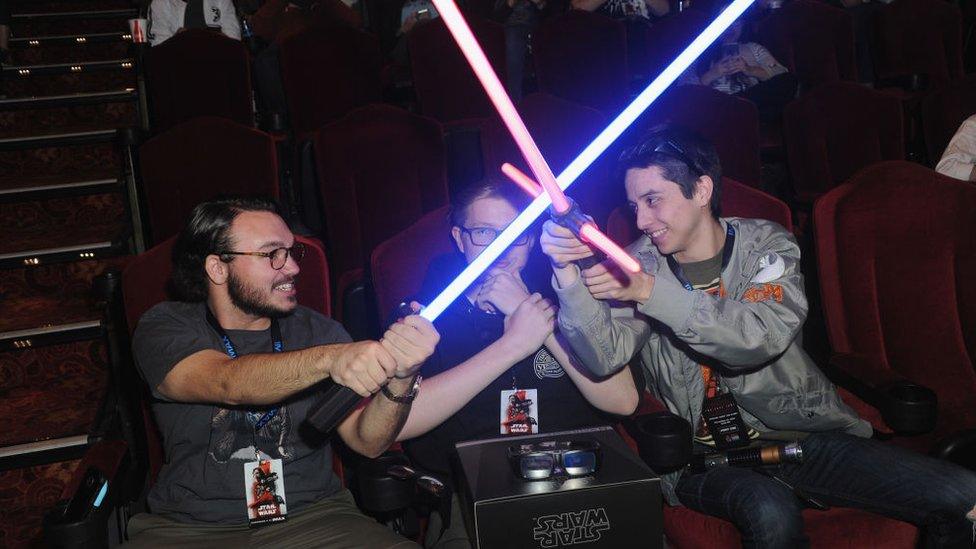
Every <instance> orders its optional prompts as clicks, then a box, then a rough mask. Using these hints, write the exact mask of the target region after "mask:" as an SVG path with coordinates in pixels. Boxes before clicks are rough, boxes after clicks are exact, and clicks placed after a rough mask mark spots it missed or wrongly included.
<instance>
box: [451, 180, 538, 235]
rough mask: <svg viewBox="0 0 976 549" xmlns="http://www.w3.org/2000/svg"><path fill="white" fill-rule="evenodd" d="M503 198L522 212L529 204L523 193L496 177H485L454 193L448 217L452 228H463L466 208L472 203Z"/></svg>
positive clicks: (513, 185) (512, 184) (511, 184)
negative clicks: (488, 198)
mask: <svg viewBox="0 0 976 549" xmlns="http://www.w3.org/2000/svg"><path fill="white" fill-rule="evenodd" d="M489 196H491V197H495V198H503V199H505V200H507V201H508V202H509V204H511V205H512V206H514V207H515V209H516V210H519V211H522V210H523V209H525V207H526V206H527V205H528V204H529V198H528V196H527V195H526V194H525V191H523V190H522V189H520V188H519V187H518V186H517V185H515V183H509V182H508V181H502V180H501V179H500V178H497V177H486V178H484V179H482V180H481V181H477V182H475V183H471V184H469V185H466V186H464V187H462V188H461V189H459V190H458V191H456V192H454V193H453V194H452V195H451V209H450V213H449V214H448V215H449V216H450V221H451V226H452V227H463V226H464V222H465V221H467V220H466V219H465V216H466V215H467V211H468V206H470V205H471V204H472V203H474V201H476V200H481V199H482V198H487V197H489Z"/></svg>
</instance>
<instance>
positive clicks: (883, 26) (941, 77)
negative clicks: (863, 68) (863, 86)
mask: <svg viewBox="0 0 976 549" xmlns="http://www.w3.org/2000/svg"><path fill="white" fill-rule="evenodd" d="M874 36H875V41H874V45H873V46H872V51H873V52H874V57H875V60H874V64H875V72H876V74H877V76H878V77H879V78H891V77H897V76H904V75H908V74H925V75H927V76H928V78H929V81H930V83H931V84H942V83H945V82H947V81H948V80H950V79H951V78H956V77H958V76H962V74H963V64H962V14H961V13H960V11H959V8H958V7H956V6H954V5H952V4H950V3H949V2H943V1H941V0H898V1H897V2H892V3H890V4H887V5H885V6H884V7H883V8H882V9H881V10H879V12H878V16H877V20H876V22H875V33H874Z"/></svg>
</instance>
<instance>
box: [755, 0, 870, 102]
mask: <svg viewBox="0 0 976 549" xmlns="http://www.w3.org/2000/svg"><path fill="white" fill-rule="evenodd" d="M757 38H758V40H757V41H758V42H760V43H761V44H763V45H764V46H766V47H767V48H768V49H769V50H770V52H771V53H772V54H773V56H774V57H775V58H776V59H777V60H778V61H779V62H780V63H782V64H783V65H785V66H786V67H787V68H788V69H790V72H792V73H793V74H794V75H796V78H797V81H799V83H800V89H801V90H803V91H807V90H810V89H813V88H814V87H816V86H818V85H820V84H824V83H827V82H836V81H838V80H846V81H850V82H854V81H856V80H857V62H856V61H855V59H854V23H853V21H852V20H851V16H850V14H848V13H847V12H846V11H844V10H842V9H838V8H834V7H831V6H829V5H827V4H825V3H823V2H815V1H812V0H797V1H795V2H790V3H787V4H786V5H785V6H783V8H782V9H778V10H774V11H773V13H772V15H770V16H769V17H766V18H765V19H763V20H762V21H760V22H759V24H758V36H757Z"/></svg>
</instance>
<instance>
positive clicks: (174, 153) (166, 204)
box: [139, 41, 279, 242]
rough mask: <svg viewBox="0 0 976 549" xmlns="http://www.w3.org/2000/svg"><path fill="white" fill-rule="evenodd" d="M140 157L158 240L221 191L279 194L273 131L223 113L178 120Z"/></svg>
mask: <svg viewBox="0 0 976 549" xmlns="http://www.w3.org/2000/svg"><path fill="white" fill-rule="evenodd" d="M167 43H168V41H167ZM139 158H140V162H141V169H142V184H143V189H144V192H145V197H146V202H147V204H148V205H149V208H148V213H149V225H150V229H151V234H152V237H153V238H152V240H153V241H154V242H162V241H163V240H165V239H166V238H169V237H170V236H172V235H174V234H176V233H177V232H179V230H180V229H181V228H182V227H183V224H184V223H185V222H186V217H187V215H189V213H190V211H191V210H193V207H194V206H196V205H197V204H198V203H200V202H202V201H204V200H209V199H211V198H213V197H215V196H216V195H218V194H244V195H248V194H251V195H263V196H269V197H272V198H278V196H279V192H278V159H277V154H276V152H275V144H274V141H273V140H272V138H271V136H270V135H268V134H266V133H264V132H262V131H259V130H256V129H254V128H251V127H248V126H244V125H241V124H239V123H237V122H234V121H232V120H227V119H225V118H217V117H214V116H204V117H200V118H194V119H192V120H188V121H186V122H183V123H181V124H178V125H176V126H174V127H172V128H170V129H169V130H168V131H166V132H163V133H161V134H159V135H157V136H156V137H153V138H152V139H150V140H149V141H146V142H145V143H144V144H143V145H142V147H141V148H140V149H139Z"/></svg>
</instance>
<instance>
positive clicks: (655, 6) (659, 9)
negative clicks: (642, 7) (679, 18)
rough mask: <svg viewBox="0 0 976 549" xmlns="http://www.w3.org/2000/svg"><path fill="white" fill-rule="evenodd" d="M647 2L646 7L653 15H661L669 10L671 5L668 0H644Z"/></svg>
mask: <svg viewBox="0 0 976 549" xmlns="http://www.w3.org/2000/svg"><path fill="white" fill-rule="evenodd" d="M644 3H645V4H647V9H648V10H649V11H650V12H651V13H652V14H654V16H655V17H663V16H665V15H667V14H668V12H669V11H671V5H670V4H669V3H668V0H644Z"/></svg>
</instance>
